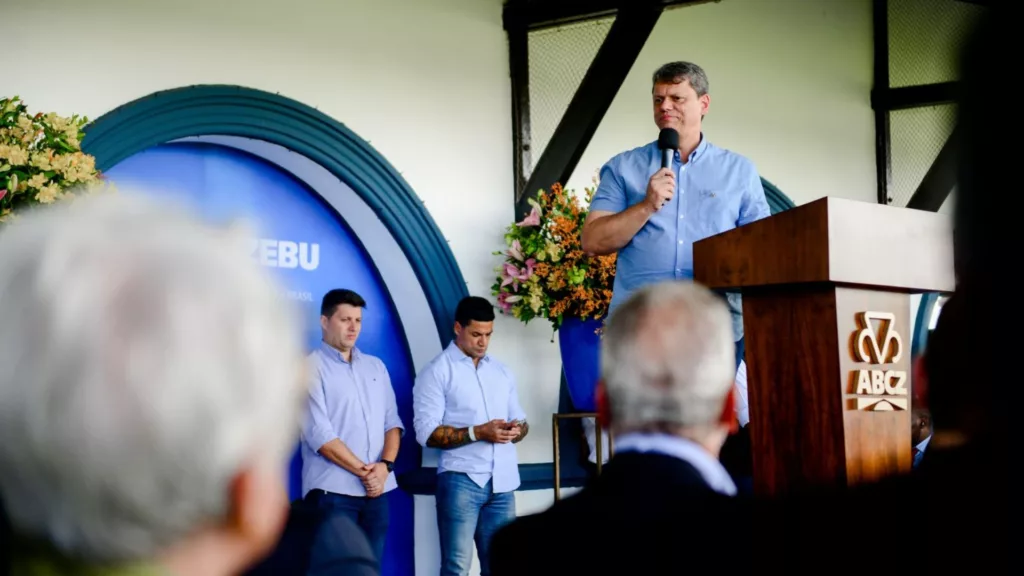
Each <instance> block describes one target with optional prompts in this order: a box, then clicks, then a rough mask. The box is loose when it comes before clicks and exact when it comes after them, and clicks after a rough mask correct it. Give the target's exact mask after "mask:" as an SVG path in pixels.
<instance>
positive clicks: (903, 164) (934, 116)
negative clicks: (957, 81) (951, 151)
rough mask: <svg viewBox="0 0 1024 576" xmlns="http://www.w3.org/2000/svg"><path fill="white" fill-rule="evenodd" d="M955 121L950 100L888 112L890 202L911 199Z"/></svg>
mask: <svg viewBox="0 0 1024 576" xmlns="http://www.w3.org/2000/svg"><path fill="white" fill-rule="evenodd" d="M955 123H956V106H955V105H953V104H945V105H942V106H928V107H924V108H911V109H908V110H894V111H892V112H890V115H889V134H890V136H889V139H890V140H889V146H890V154H891V163H892V182H891V183H890V185H889V199H890V201H889V204H890V205H891V206H899V207H901V208H902V207H905V206H906V205H907V203H908V202H910V197H911V196H913V195H914V191H916V190H917V187H918V185H920V184H921V180H922V179H923V178H924V175H925V174H926V173H927V172H928V168H930V167H931V165H932V163H933V162H934V161H935V157H936V156H938V154H939V150H942V146H943V145H945V143H946V140H947V139H948V138H949V135H950V133H952V132H953V126H954V124H955Z"/></svg>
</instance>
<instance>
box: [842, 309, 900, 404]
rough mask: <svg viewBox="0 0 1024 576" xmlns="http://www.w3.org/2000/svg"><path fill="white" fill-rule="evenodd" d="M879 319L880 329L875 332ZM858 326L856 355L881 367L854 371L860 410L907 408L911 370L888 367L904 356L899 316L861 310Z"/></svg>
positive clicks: (854, 338) (862, 360) (854, 348)
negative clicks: (909, 371)
mask: <svg viewBox="0 0 1024 576" xmlns="http://www.w3.org/2000/svg"><path fill="white" fill-rule="evenodd" d="M875 322H877V323H878V331H877V332H876V331H875V325H876V324H875ZM857 324H858V329H857V330H856V331H855V332H854V334H853V357H854V359H855V360H856V361H858V362H862V363H867V364H873V365H875V366H877V368H861V369H858V370H854V371H853V374H852V375H851V376H852V379H853V382H855V383H856V385H855V394H856V395H857V397H856V398H855V406H856V409H857V410H866V411H870V412H882V411H886V412H891V411H893V410H906V409H907V396H908V394H907V387H906V384H907V372H906V371H905V370H893V369H886V368H884V367H885V366H887V365H891V364H896V363H897V362H899V361H900V359H901V358H903V339H902V338H900V335H899V333H898V332H897V331H896V315H895V314H893V313H891V312H860V313H858V314H857Z"/></svg>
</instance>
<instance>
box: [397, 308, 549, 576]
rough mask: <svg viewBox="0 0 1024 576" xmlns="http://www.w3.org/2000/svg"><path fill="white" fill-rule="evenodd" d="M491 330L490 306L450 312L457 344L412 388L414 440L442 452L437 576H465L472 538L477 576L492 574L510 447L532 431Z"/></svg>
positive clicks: (510, 470) (511, 477) (505, 509)
mask: <svg viewBox="0 0 1024 576" xmlns="http://www.w3.org/2000/svg"><path fill="white" fill-rule="evenodd" d="M493 331H494V308H493V307H492V306H491V304H490V302H488V301H487V300H485V299H483V298H480V297H477V296H470V297H467V298H464V299H463V300H462V301H461V302H459V305H458V307H457V308H456V310H455V339H454V340H453V341H452V343H451V344H449V345H448V347H447V348H446V349H445V350H444V351H443V352H441V354H439V355H438V356H437V357H436V358H434V359H433V360H432V361H431V362H430V364H428V365H427V367H426V368H424V369H423V371H422V372H420V374H419V375H418V376H417V377H416V385H415V386H414V387H413V424H414V427H415V429H416V441H417V442H419V443H420V444H422V445H423V446H426V447H428V448H438V449H440V450H442V452H441V457H440V462H439V463H438V466H437V473H438V476H437V527H438V532H439V533H440V540H441V576H465V575H466V574H469V567H470V564H471V563H472V553H473V542H474V541H475V542H476V548H477V556H478V558H479V560H480V574H481V575H482V576H487V575H488V574H490V566H489V562H488V550H489V549H490V543H491V537H492V536H493V535H494V533H495V532H497V531H498V529H499V528H501V527H503V526H505V525H506V524H508V523H509V522H511V521H513V520H515V517H516V501H515V490H516V488H518V487H519V463H518V460H517V456H516V447H515V444H516V443H518V442H519V441H521V440H522V439H523V438H525V437H526V434H527V433H528V432H529V431H530V426H529V424H527V422H526V414H525V413H524V412H523V409H522V407H520V405H519V398H518V396H517V393H516V383H515V378H514V377H513V376H512V372H511V371H510V370H509V369H508V367H507V366H505V365H504V364H502V363H501V362H499V361H498V360H496V359H495V358H494V357H492V356H490V355H489V354H487V346H488V344H489V343H490V340H491V333H492V332H493Z"/></svg>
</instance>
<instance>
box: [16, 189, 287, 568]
mask: <svg viewBox="0 0 1024 576" xmlns="http://www.w3.org/2000/svg"><path fill="white" fill-rule="evenodd" d="M144 196H150V195H149V194H142V193H140V192H139V191H125V190H122V191H121V192H120V193H118V194H110V195H101V196H95V197H88V198H82V199H77V200H74V201H73V202H71V203H66V204H57V205H53V206H52V207H49V208H47V209H45V210H41V211H38V212H35V213H31V214H29V215H27V216H24V217H22V218H21V219H19V220H18V221H17V222H15V223H13V224H7V225H5V227H4V228H2V229H0V246H2V247H3V250H2V251H0V310H3V315H4V318H3V321H2V322H0V437H2V438H3V442H2V443H0V493H2V495H3V498H4V506H5V508H6V509H7V512H8V514H9V516H10V521H11V522H10V523H11V526H12V528H13V530H14V532H15V533H17V534H18V535H19V536H21V537H24V538H27V539H30V540H37V541H42V542H45V543H47V544H48V545H49V546H52V547H53V548H55V549H56V550H59V551H60V552H61V553H63V554H65V555H67V556H70V557H73V558H75V559H78V560H80V561H84V562H86V563H118V562H133V561H150V560H155V559H157V558H158V557H159V558H160V559H161V560H163V561H164V562H165V563H166V564H168V565H174V567H175V568H176V571H177V572H179V573H189V574H226V573H235V572H238V571H240V570H241V569H242V568H244V566H243V564H244V563H246V562H247V561H251V560H254V559H256V558H257V557H258V556H259V555H260V554H263V553H265V551H266V549H267V547H268V546H270V545H272V544H273V542H274V541H275V540H276V536H277V533H278V531H279V530H280V528H281V525H282V522H283V520H284V517H285V514H286V513H287V504H288V502H287V494H286V492H285V486H284V470H285V468H286V466H287V459H288V456H289V454H290V452H291V450H292V448H293V446H294V443H295V441H296V438H297V430H298V424H299V416H300V406H301V400H302V397H303V393H304V390H305V389H304V387H303V385H302V380H303V376H302V369H303V362H302V350H301V347H300V340H299V331H298V323H297V318H296V317H295V315H294V314H293V312H292V311H291V310H289V309H288V308H287V307H286V304H285V303H284V302H283V301H282V300H281V298H280V296H279V288H278V287H277V285H276V283H275V282H273V281H272V279H271V278H270V277H269V276H268V274H267V272H266V271H265V270H263V269H261V268H260V267H259V265H258V264H257V263H255V262H253V261H252V260H251V259H250V258H249V254H248V250H247V248H248V245H249V242H247V240H248V238H246V237H244V236H242V235H240V234H235V233H234V232H229V231H226V230H218V229H214V228H212V227H209V226H207V225H204V224H202V223H200V222H198V221H197V220H195V219H193V218H192V217H189V216H188V215H186V214H185V213H183V212H180V211H177V210H175V209H171V208H169V207H168V206H165V205H163V204H162V203H154V202H150V201H145V200H143V197H144ZM200 545H201V546H200ZM197 547H201V548H203V549H204V550H205V553H206V554H207V555H208V556H209V558H215V559H216V561H215V564H216V566H217V567H219V569H213V568H214V567H213V566H212V565H209V564H208V565H207V568H210V569H209V570H203V571H196V570H193V568H195V566H185V565H183V564H181V563H176V562H179V561H187V560H188V559H189V558H191V559H192V560H193V561H194V560H195V558H196V556H197V555H198V552H197V551H196V548H197ZM189 551H191V552H189ZM209 558H207V560H209ZM186 563H187V562H186ZM165 567H166V566H165Z"/></svg>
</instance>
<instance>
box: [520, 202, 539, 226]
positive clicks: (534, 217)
mask: <svg viewBox="0 0 1024 576" xmlns="http://www.w3.org/2000/svg"><path fill="white" fill-rule="evenodd" d="M516 226H519V227H520V228H522V227H523V226H540V210H538V209H537V207H536V206H534V207H533V210H530V214H529V215H528V216H527V217H526V218H523V221H522V222H517V223H516Z"/></svg>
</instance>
